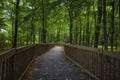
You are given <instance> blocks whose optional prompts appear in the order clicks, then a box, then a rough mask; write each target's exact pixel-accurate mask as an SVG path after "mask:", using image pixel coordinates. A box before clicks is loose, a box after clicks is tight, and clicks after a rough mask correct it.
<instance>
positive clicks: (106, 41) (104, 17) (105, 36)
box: [103, 0, 108, 50]
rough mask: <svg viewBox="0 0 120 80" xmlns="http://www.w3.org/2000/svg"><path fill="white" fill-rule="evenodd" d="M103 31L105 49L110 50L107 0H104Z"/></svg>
mask: <svg viewBox="0 0 120 80" xmlns="http://www.w3.org/2000/svg"><path fill="white" fill-rule="evenodd" d="M103 29H104V47H105V50H108V40H107V27H106V0H103Z"/></svg>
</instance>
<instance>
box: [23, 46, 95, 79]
mask: <svg viewBox="0 0 120 80" xmlns="http://www.w3.org/2000/svg"><path fill="white" fill-rule="evenodd" d="M62 53H63V52H62V47H59V46H56V47H55V48H52V49H51V50H50V51H48V52H47V53H45V54H43V55H42V56H40V57H38V58H37V60H36V63H35V65H34V66H33V68H32V70H31V71H30V72H29V73H28V75H27V76H28V77H27V79H25V80H94V79H92V78H91V77H90V76H89V75H88V74H86V73H85V72H84V70H82V69H80V68H78V67H76V66H75V65H74V64H73V63H72V62H70V61H69V60H67V59H66V58H65V57H64V55H63V54H62Z"/></svg>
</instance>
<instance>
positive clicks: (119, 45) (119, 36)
mask: <svg viewBox="0 0 120 80" xmlns="http://www.w3.org/2000/svg"><path fill="white" fill-rule="evenodd" d="M118 30H119V31H120V0H119V29H118ZM118 41H120V35H118ZM118 47H119V52H120V43H119V44H118Z"/></svg>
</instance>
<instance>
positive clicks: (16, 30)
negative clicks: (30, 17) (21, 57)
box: [12, 0, 20, 48]
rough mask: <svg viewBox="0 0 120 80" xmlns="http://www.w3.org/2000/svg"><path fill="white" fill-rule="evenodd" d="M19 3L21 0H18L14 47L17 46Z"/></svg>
mask: <svg viewBox="0 0 120 80" xmlns="http://www.w3.org/2000/svg"><path fill="white" fill-rule="evenodd" d="M19 3H20V0H16V11H15V12H16V14H15V31H14V39H13V45H12V47H13V48H16V47H17V36H18V14H19Z"/></svg>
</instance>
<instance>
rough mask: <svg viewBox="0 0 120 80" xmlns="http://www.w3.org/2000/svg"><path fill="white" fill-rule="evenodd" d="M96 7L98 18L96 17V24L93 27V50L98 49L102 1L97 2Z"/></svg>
mask: <svg viewBox="0 0 120 80" xmlns="http://www.w3.org/2000/svg"><path fill="white" fill-rule="evenodd" d="M97 5H98V17H97V24H96V25H95V42H94V47H95V48H98V45H99V36H100V27H101V20H102V0H98V1H97Z"/></svg>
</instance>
